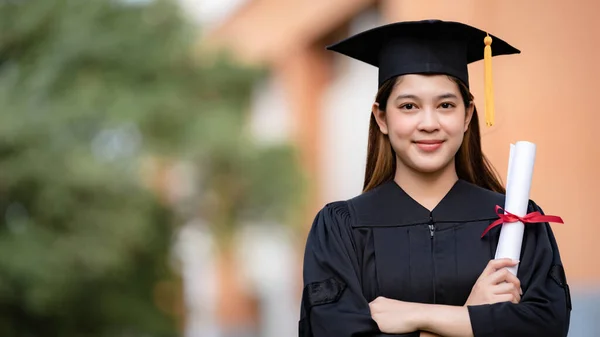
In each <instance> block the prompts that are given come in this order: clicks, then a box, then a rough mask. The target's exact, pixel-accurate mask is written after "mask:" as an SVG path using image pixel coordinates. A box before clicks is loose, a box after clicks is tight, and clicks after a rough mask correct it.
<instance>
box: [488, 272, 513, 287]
mask: <svg viewBox="0 0 600 337" xmlns="http://www.w3.org/2000/svg"><path fill="white" fill-rule="evenodd" d="M511 275H512V276H514V275H513V274H512V273H511V271H510V270H508V269H507V268H502V269H498V270H496V271H495V272H493V273H492V274H491V275H489V276H488V277H487V281H488V282H489V283H490V284H498V283H502V282H509V283H513V284H514V282H510V281H509V280H513V281H514V278H512V277H511ZM519 286H520V284H519Z"/></svg>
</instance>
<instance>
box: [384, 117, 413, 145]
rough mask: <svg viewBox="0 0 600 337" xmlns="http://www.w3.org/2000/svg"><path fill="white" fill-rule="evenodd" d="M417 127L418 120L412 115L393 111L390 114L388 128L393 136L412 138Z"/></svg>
mask: <svg viewBox="0 0 600 337" xmlns="http://www.w3.org/2000/svg"><path fill="white" fill-rule="evenodd" d="M416 128H417V121H416V120H415V119H414V118H411V117H410V116H407V115H404V114H400V113H392V114H390V115H389V116H388V130H389V134H390V136H391V137H392V138H395V139H398V140H404V139H410V137H411V136H412V134H413V133H414V131H415V130H416Z"/></svg>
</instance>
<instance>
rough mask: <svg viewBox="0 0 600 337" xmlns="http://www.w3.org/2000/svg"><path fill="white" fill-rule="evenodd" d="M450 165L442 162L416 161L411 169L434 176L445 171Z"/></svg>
mask: <svg viewBox="0 0 600 337" xmlns="http://www.w3.org/2000/svg"><path fill="white" fill-rule="evenodd" d="M449 164H450V163H449V162H448V161H442V160H435V161H432V160H427V161H414V162H412V165H410V167H411V168H412V169H413V170H415V171H416V172H419V173H424V174H433V173H437V172H441V171H443V170H445V169H446V168H447V167H448V165H449Z"/></svg>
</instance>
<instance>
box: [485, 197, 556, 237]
mask: <svg viewBox="0 0 600 337" xmlns="http://www.w3.org/2000/svg"><path fill="white" fill-rule="evenodd" d="M496 214H498V217H500V219H498V220H496V221H494V222H492V223H491V224H490V225H489V226H488V227H487V228H486V229H485V231H484V232H483V234H481V237H482V238H483V237H484V236H485V235H486V234H487V232H489V231H490V230H491V229H492V228H494V227H496V226H498V225H501V224H503V223H511V222H518V221H520V222H522V223H523V224H531V223H539V222H556V223H564V222H563V220H562V219H561V218H560V217H559V216H555V215H543V214H542V213H540V212H532V213H529V214H527V215H525V216H522V217H521V216H518V215H514V214H512V213H509V212H506V211H505V210H504V209H503V208H502V207H500V206H498V205H496Z"/></svg>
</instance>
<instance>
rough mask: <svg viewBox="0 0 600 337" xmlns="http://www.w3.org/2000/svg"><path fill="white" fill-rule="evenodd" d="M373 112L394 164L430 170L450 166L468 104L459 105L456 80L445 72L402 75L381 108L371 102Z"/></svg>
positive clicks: (469, 108)
mask: <svg viewBox="0 0 600 337" xmlns="http://www.w3.org/2000/svg"><path fill="white" fill-rule="evenodd" d="M373 114H374V115H375V118H376V120H377V123H378V125H379V128H380V130H381V132H383V133H384V134H386V135H388V137H389V139H390V142H391V144H392V148H393V149H394V151H395V152H396V157H397V168H398V169H399V170H402V169H408V170H412V171H416V172H419V173H435V172H439V171H441V170H445V169H448V168H451V169H454V156H455V154H456V152H457V151H458V149H459V147H460V145H461V143H462V141H463V137H464V133H465V132H466V131H467V128H468V125H469V122H470V121H471V117H472V114H473V105H472V104H470V105H469V106H465V104H464V102H463V99H462V97H461V94H460V91H459V88H458V85H457V84H456V83H455V82H453V81H452V80H451V79H450V78H448V76H446V75H404V76H401V77H399V78H398V79H397V81H396V84H395V86H394V89H393V90H392V93H391V95H390V97H389V98H388V101H387V106H386V109H385V111H382V110H380V109H379V105H378V104H377V103H375V104H374V105H373Z"/></svg>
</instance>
